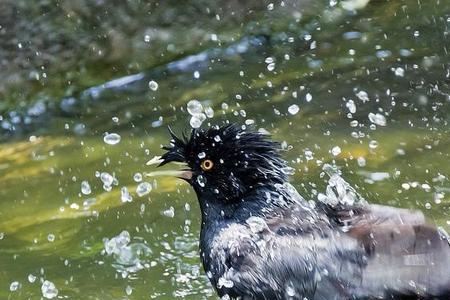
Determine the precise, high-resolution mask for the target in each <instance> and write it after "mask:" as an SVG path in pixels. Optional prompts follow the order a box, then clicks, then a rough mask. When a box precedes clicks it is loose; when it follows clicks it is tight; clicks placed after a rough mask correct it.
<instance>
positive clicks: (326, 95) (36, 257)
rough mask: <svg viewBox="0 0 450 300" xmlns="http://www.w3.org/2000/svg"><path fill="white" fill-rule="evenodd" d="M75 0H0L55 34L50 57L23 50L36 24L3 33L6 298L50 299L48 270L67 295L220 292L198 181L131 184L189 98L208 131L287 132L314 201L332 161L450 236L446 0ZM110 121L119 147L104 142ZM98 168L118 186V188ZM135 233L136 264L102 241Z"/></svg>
mask: <svg viewBox="0 0 450 300" xmlns="http://www.w3.org/2000/svg"><path fill="white" fill-rule="evenodd" d="M56 2H61V4H60V5H59V6H58V5H54V4H55V3H56ZM72 2H73V3H72V4H70V3H69V1H51V0H41V1H36V4H30V3H28V2H27V1H16V2H14V1H5V3H3V4H1V5H4V6H5V7H8V8H10V9H11V10H10V11H9V12H10V13H11V14H12V15H9V14H7V10H3V14H5V16H4V18H3V20H9V21H11V20H13V16H16V17H17V16H18V17H21V18H22V19H20V20H19V22H18V23H17V24H15V26H13V27H11V26H10V27H11V28H13V29H14V30H16V31H17V32H18V33H22V32H25V31H26V30H25V29H27V28H33V25H34V26H36V27H37V28H39V29H40V30H37V29H36V30H37V32H39V33H38V36H39V34H41V35H42V34H44V35H45V34H47V33H49V32H54V36H52V35H48V36H47V39H45V41H47V43H48V44H45V45H46V47H44V48H42V50H41V51H42V53H44V54H46V57H47V60H45V59H43V62H41V61H37V60H35V59H33V58H32V59H29V60H28V61H27V54H20V53H19V52H18V54H17V55H14V53H15V51H22V50H17V49H15V48H14V47H13V46H14V45H16V46H17V44H18V43H22V46H21V47H22V48H20V49H25V50H23V51H31V50H30V49H31V48H32V47H34V46H35V43H34V42H33V41H34V40H33V35H31V34H30V35H29V36H23V35H16V37H12V35H11V34H10V33H9V32H8V35H6V33H5V35H6V38H5V39H4V40H3V41H2V43H3V45H5V46H4V47H3V46H2V49H1V52H0V53H2V54H3V55H4V57H6V58H7V59H6V60H7V62H3V63H4V65H6V69H4V70H7V71H8V73H7V74H6V73H3V74H0V75H1V76H0V78H1V79H2V84H1V89H0V93H1V94H0V98H2V99H3V100H2V99H0V100H1V102H0V125H1V128H0V134H1V136H0V140H1V144H0V197H1V199H2V201H0V237H1V239H0V298H1V299H39V298H40V297H41V296H42V292H41V285H42V283H41V282H42V281H43V280H49V281H51V282H53V283H54V284H55V285H56V287H57V288H58V290H59V294H58V295H59V296H61V297H68V298H69V299H154V298H157V299H174V298H186V299H215V298H216V296H215V295H214V293H213V291H212V289H211V287H210V285H209V283H208V281H207V279H206V277H205V275H204V273H203V270H202V268H201V265H200V261H199V259H198V253H197V249H198V233H199V223H200V220H199V216H200V215H199V211H198V206H197V202H196V199H195V195H194V193H193V191H192V190H191V189H190V187H189V186H188V185H186V184H185V183H183V182H181V181H178V180H176V179H171V178H164V179H157V180H154V179H150V178H145V177H144V179H143V180H144V181H145V180H147V181H148V182H150V183H151V184H152V187H153V189H152V191H151V192H150V193H149V194H147V195H145V196H143V197H139V196H138V195H137V194H136V192H135V191H136V187H137V185H138V184H139V183H138V182H136V181H135V180H134V179H133V177H134V175H135V174H136V173H141V174H143V173H144V172H149V171H152V170H154V166H146V165H145V163H146V161H148V160H149V159H151V158H152V157H153V156H154V155H158V154H161V150H160V146H161V145H162V144H167V143H168V133H167V129H166V126H167V125H170V126H172V127H173V128H174V130H175V131H176V132H182V131H188V130H190V125H189V119H190V115H189V114H188V112H187V110H186V104H187V102H188V101H190V100H192V99H198V100H199V101H200V102H201V103H202V104H203V106H204V107H211V108H212V109H213V111H214V116H213V117H212V118H208V119H207V120H206V121H205V122H204V123H203V127H207V126H209V125H210V124H224V123H225V122H236V123H238V124H240V125H243V126H247V127H252V128H255V129H259V128H264V129H265V130H267V131H269V132H270V133H271V134H272V135H273V138H274V139H277V140H279V141H284V143H283V144H284V146H285V149H286V151H285V153H284V155H285V157H286V158H287V160H288V161H289V164H290V166H292V167H293V168H295V170H296V172H295V174H294V175H293V176H292V180H291V181H292V183H293V184H294V185H295V186H296V187H297V188H298V190H299V192H300V193H301V194H302V195H303V196H304V197H305V198H307V199H312V200H314V199H316V198H317V193H320V192H323V191H324V189H325V187H326V184H327V182H326V180H327V178H326V176H323V173H322V166H323V164H324V163H334V164H336V165H338V166H339V167H340V169H341V170H342V173H343V177H344V178H345V179H346V180H347V181H348V182H350V183H351V184H352V185H353V186H355V187H356V188H357V191H358V192H359V193H360V194H361V195H362V196H363V197H364V198H366V199H367V200H368V201H370V202H374V203H383V204H388V205H393V206H401V207H410V208H415V209H420V210H423V211H424V212H425V213H426V214H427V215H428V216H429V217H430V218H431V219H432V220H434V221H435V222H437V223H438V224H440V225H442V226H443V227H444V228H446V229H449V226H448V223H449V224H450V217H449V216H448V214H449V204H450V198H449V195H448V193H449V191H450V184H449V180H448V176H449V175H450V164H449V163H448V161H449V154H450V139H449V138H448V134H449V129H450V128H449V124H448V121H449V117H450V107H449V103H450V88H449V83H450V58H449V57H450V56H449V51H450V31H449V30H450V29H449V28H450V1H449V0H444V1H442V0H439V1H417V0H403V1H371V2H369V3H368V4H367V5H366V6H365V7H363V8H361V9H359V10H357V11H348V10H345V9H343V8H342V6H346V7H347V4H348V3H350V2H345V4H343V3H342V2H340V1H337V2H335V1H330V2H323V1H319V2H309V1H304V2H296V1H285V2H281V3H280V2H274V3H273V9H272V7H271V4H270V3H269V2H267V3H259V2H258V3H256V2H253V1H251V2H248V3H247V4H245V5H244V4H240V3H239V2H238V1H236V2H227V1H222V2H221V1H217V2H208V1H202V2H199V3H198V4H191V5H187V4H179V3H178V2H177V1H168V2H164V3H162V2H161V3H157V2H148V3H147V2H145V1H127V4H123V3H122V2H121V1H104V2H101V1H97V2H96V3H97V4H96V5H97V6H95V5H94V4H93V3H94V2H95V1H88V0H83V1H82V0H80V1H72ZM115 2H118V3H115ZM119 2H120V3H119ZM144 2H145V3H144ZM354 2H364V1H354ZM1 5H0V7H1ZM8 5H9V6H8ZM70 5H72V6H70ZM14 7H15V8H14ZM13 8H14V9H13ZM116 8H117V9H116ZM96 9H98V12H97V13H95V10H96ZM149 12H151V13H149ZM67 14H69V15H71V16H73V17H67ZM0 16H1V14H0ZM26 17H28V19H27V18H26ZM8 18H9V19H8ZM4 22H6V21H4ZM11 24H12V21H11ZM77 24H78V25H77ZM0 25H1V26H2V27H0V32H1V29H2V28H8V24H7V22H6V23H4V24H2V23H1V21H0ZM74 28H75V29H76V30H74ZM5 32H6V31H5ZM111 32H112V33H111ZM106 33H110V35H109V36H106V37H105V36H104V34H106ZM115 35H117V36H119V37H121V38H122V40H115V39H114V38H118V37H117V36H115ZM146 35H149V36H150V37H149V39H150V43H149V45H148V43H147V42H146V41H145V39H146V37H145V36H146ZM20 36H22V37H20ZM96 36H97V37H98V36H100V37H101V38H100V41H99V40H96V38H95V37H96ZM41 37H42V36H41ZM27 41H29V43H27ZM77 41H78V43H77ZM52 43H54V45H57V46H58V47H57V49H60V50H55V49H53V48H51V47H50V45H51V44H52ZM92 45H94V46H96V47H100V48H101V50H102V51H104V52H103V53H108V55H103V56H102V55H98V56H95V55H94V54H92V47H93V46H92ZM27 47H28V48H27ZM100 48H99V49H100ZM96 49H97V48H96ZM119 50H120V51H119ZM115 51H116V52H117V51H119V52H117V53H116V52H115ZM27 53H28V52H27ZM29 53H32V52H29ZM114 53H116V54H115V56H114V55H113V54H114ZM21 55H22V56H21ZM191 55H192V56H191ZM8 57H9V58H8ZM11 57H15V59H11ZM17 60H18V61H19V62H22V63H23V65H24V66H22V67H20V64H18V63H16V62H17ZM26 61H27V63H25V62H26ZM272 61H273V62H274V65H271V62H272ZM40 64H45V66H46V67H45V68H44V69H45V70H44V69H39V68H40ZM28 67H29V69H27V68H28ZM33 70H34V71H35V72H37V73H33V74H32V75H33V76H35V75H36V74H39V80H37V79H36V78H35V77H33V76H31V77H29V76H28V75H29V72H30V71H33ZM46 72H47V73H48V74H47V75H48V76H47V77H46V78H45V77H43V76H42V75H43V73H46ZM24 74H25V75H24ZM124 76H131V77H125V78H124ZM11 78H16V79H17V80H11ZM30 78H31V79H30ZM118 78H122V79H121V80H119V81H112V82H111V81H110V80H113V79H118ZM151 80H153V81H156V82H157V83H158V88H157V89H156V90H152V89H150V88H149V81H151ZM350 100H351V101H353V103H354V106H355V109H356V111H353V107H352V102H351V101H350ZM292 105H297V106H298V107H299V111H298V113H296V114H291V113H289V111H291V112H295V110H294V109H293V108H292V107H291V106H292ZM289 107H291V108H290V109H289ZM350 111H352V112H350ZM369 114H374V115H376V114H379V115H378V118H379V120H381V121H375V122H378V125H375V124H373V123H372V122H371V120H370V119H369ZM380 115H382V116H384V118H385V119H386V124H383V123H384V122H383V118H382V117H381V119H380V117H379V116H380ZM371 116H372V117H371V118H372V121H373V118H374V117H373V115H371ZM245 124H247V125H245ZM384 125H385V126H384ZM111 132H114V133H118V134H119V135H120V136H121V141H120V142H119V143H118V144H116V145H109V144H107V143H105V142H104V140H103V138H104V136H105V134H106V133H111ZM336 147H339V148H340V153H339V154H338V155H336V156H335V155H333V154H332V151H331V150H332V149H333V148H334V150H335V154H336V153H337V152H339V151H337V149H338V148H336ZM336 151H337V152H336ZM166 168H168V167H166ZM102 172H108V173H109V174H111V175H113V176H114V178H115V179H116V181H115V182H114V184H113V186H112V190H111V191H106V190H105V189H104V188H103V183H102V181H101V180H100V178H99V176H98V175H99V173H102ZM82 181H88V182H89V184H90V187H91V189H92V191H91V194H89V195H84V194H83V193H82V192H81V184H82ZM122 187H127V189H128V190H129V191H130V193H131V195H132V197H133V201H132V202H125V203H123V202H122V201H121V188H122ZM124 230H126V231H128V232H129V233H130V235H131V244H132V245H133V246H132V249H131V252H130V253H132V254H133V255H134V256H133V257H132V259H130V260H129V261H139V262H140V263H141V265H140V266H139V268H137V269H130V265H128V266H127V265H124V263H123V261H122V260H121V259H120V258H119V257H117V255H116V256H114V255H107V253H106V252H105V239H106V238H108V239H111V238H113V237H115V236H118V235H119V234H120V233H121V232H122V231H124ZM133 259H135V260H133ZM134 266H135V265H134ZM29 274H33V275H34V276H36V277H37V279H36V281H35V282H34V283H30V282H29V280H28V276H29ZM15 281H17V282H19V283H20V287H19V288H18V289H17V290H15V291H10V285H11V283H12V282H15ZM127 287H128V289H127ZM127 290H128V293H127ZM130 291H131V293H130Z"/></svg>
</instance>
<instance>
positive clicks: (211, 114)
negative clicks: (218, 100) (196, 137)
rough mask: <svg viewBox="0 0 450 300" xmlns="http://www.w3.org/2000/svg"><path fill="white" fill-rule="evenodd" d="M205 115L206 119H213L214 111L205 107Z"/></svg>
mask: <svg viewBox="0 0 450 300" xmlns="http://www.w3.org/2000/svg"><path fill="white" fill-rule="evenodd" d="M205 115H206V116H207V117H208V118H210V119H211V118H212V117H214V110H213V109H212V107H209V106H208V107H206V108H205Z"/></svg>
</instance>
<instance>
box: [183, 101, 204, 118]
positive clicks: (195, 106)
mask: <svg viewBox="0 0 450 300" xmlns="http://www.w3.org/2000/svg"><path fill="white" fill-rule="evenodd" d="M202 110H203V106H202V104H201V103H200V101H198V100H196V99H193V100H191V101H189V102H188V104H187V111H188V113H189V114H190V115H191V116H193V115H198V114H201V113H202Z"/></svg>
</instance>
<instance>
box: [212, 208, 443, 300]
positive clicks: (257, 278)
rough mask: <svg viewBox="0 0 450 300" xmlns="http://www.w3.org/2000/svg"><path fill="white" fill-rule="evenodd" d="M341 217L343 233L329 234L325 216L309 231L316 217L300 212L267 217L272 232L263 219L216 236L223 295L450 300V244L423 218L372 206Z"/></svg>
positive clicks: (332, 232)
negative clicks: (346, 217) (304, 218)
mask: <svg viewBox="0 0 450 300" xmlns="http://www.w3.org/2000/svg"><path fill="white" fill-rule="evenodd" d="M343 215H347V216H348V219H345V220H344V219H342V221H343V224H346V225H344V226H343V227H342V228H341V229H342V230H336V229H331V228H332V227H331V226H329V224H327V223H326V220H325V219H320V218H319V219H316V220H315V221H314V223H313V225H312V226H310V227H309V228H308V227H307V226H305V224H306V223H308V224H310V223H311V222H312V220H301V219H299V218H296V216H301V217H305V216H304V215H301V214H300V215H298V214H297V213H296V212H295V210H293V211H290V212H286V214H285V215H282V216H280V215H279V216H278V217H276V218H274V219H268V220H266V221H265V224H266V225H267V227H265V226H261V220H259V221H257V222H256V223H257V225H258V226H253V227H252V226H247V224H239V225H236V224H235V225H233V226H231V227H232V228H229V229H227V230H224V232H223V233H222V234H221V235H219V236H218V237H217V241H218V242H219V243H220V245H218V247H215V249H220V250H217V251H216V252H214V251H213V253H212V255H216V256H220V257H222V260H221V263H220V269H221V271H220V274H219V276H220V278H219V280H218V282H217V288H218V291H219V294H221V295H225V294H228V295H229V296H231V297H232V298H233V296H238V295H245V294H248V295H252V297H255V298H256V299H286V298H292V299H304V298H305V297H306V298H307V299H315V300H319V299H320V300H324V299H328V300H333V299H334V300H338V299H339V300H341V299H400V298H399V297H403V298H401V299H408V298H407V297H409V296H410V297H412V298H411V299H417V298H418V296H422V297H423V299H435V298H434V297H435V296H444V297H447V298H449V296H450V248H449V244H448V241H447V240H446V239H445V237H444V236H443V235H442V234H440V232H439V231H438V230H437V229H436V228H435V227H433V226H431V225H428V224H426V223H425V218H424V217H423V215H422V214H421V213H418V212H412V211H409V210H403V209H395V208H389V207H383V206H367V207H366V209H365V210H358V213H357V214H355V213H354V212H352V213H348V214H341V216H343ZM350 217H351V219H350ZM293 228H297V229H298V230H293ZM219 252H220V253H219ZM216 269H218V268H216ZM404 297H406V298H404ZM427 297H429V298H427ZM447 298H445V299H447ZM244 299H245V298H244ZM250 299H253V298H250Z"/></svg>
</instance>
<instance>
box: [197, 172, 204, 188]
mask: <svg viewBox="0 0 450 300" xmlns="http://www.w3.org/2000/svg"><path fill="white" fill-rule="evenodd" d="M197 183H198V185H199V186H201V187H205V185H206V178H205V177H204V176H202V175H198V176H197Z"/></svg>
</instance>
